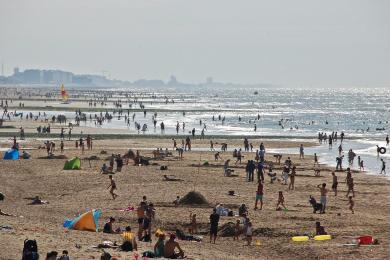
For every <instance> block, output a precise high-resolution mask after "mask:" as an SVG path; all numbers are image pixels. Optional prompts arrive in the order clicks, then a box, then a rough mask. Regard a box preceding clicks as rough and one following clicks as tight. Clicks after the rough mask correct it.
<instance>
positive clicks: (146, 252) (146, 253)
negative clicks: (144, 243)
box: [142, 251, 155, 258]
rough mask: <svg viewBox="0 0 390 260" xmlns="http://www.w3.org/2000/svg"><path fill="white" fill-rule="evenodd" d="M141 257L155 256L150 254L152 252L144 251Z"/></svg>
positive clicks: (152, 253)
mask: <svg viewBox="0 0 390 260" xmlns="http://www.w3.org/2000/svg"><path fill="white" fill-rule="evenodd" d="M142 257H147V258H154V257H155V255H154V252H152V251H145V252H143V253H142Z"/></svg>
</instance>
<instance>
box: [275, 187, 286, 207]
mask: <svg viewBox="0 0 390 260" xmlns="http://www.w3.org/2000/svg"><path fill="white" fill-rule="evenodd" d="M279 205H281V206H282V207H283V208H284V209H287V208H286V206H285V205H284V196H283V192H282V191H279V195H278V203H276V210H280V207H279Z"/></svg>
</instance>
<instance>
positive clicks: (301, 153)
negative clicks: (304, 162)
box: [299, 144, 305, 159]
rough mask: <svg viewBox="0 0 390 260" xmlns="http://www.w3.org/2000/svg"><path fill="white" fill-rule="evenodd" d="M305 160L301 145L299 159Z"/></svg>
mask: <svg viewBox="0 0 390 260" xmlns="http://www.w3.org/2000/svg"><path fill="white" fill-rule="evenodd" d="M304 158H305V153H304V148H303V144H301V146H300V147H299V159H304Z"/></svg>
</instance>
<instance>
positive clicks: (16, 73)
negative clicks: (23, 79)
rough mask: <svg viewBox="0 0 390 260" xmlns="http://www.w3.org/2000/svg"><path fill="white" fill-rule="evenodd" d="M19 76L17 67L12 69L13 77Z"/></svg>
mask: <svg viewBox="0 0 390 260" xmlns="http://www.w3.org/2000/svg"><path fill="white" fill-rule="evenodd" d="M18 74H19V68H18V67H15V68H14V76H16V75H18Z"/></svg>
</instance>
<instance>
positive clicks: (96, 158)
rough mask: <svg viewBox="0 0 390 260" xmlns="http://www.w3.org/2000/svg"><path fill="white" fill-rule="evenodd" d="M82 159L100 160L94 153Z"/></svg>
mask: <svg viewBox="0 0 390 260" xmlns="http://www.w3.org/2000/svg"><path fill="white" fill-rule="evenodd" d="M84 160H93V161H97V160H100V158H99V157H98V156H96V155H91V156H89V157H85V158H84Z"/></svg>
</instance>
